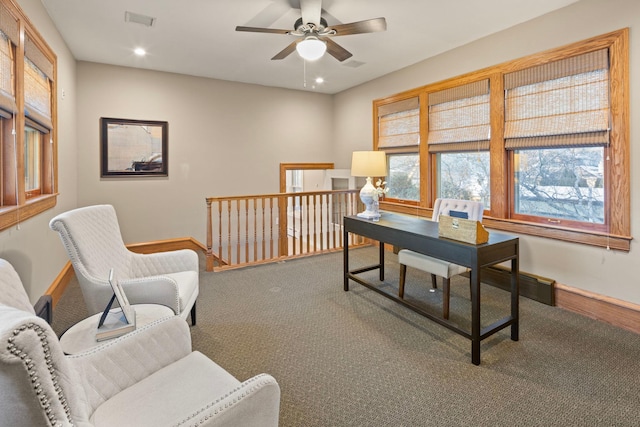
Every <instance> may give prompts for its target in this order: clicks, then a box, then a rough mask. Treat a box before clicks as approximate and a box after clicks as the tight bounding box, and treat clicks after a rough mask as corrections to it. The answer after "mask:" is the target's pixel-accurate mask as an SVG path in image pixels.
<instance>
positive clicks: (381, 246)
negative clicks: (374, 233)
mask: <svg viewBox="0 0 640 427" xmlns="http://www.w3.org/2000/svg"><path fill="white" fill-rule="evenodd" d="M378 243H379V244H380V281H381V282H382V281H383V280H384V243H383V242H378Z"/></svg>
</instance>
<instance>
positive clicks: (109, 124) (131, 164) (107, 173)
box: [100, 117, 169, 178]
mask: <svg viewBox="0 0 640 427" xmlns="http://www.w3.org/2000/svg"><path fill="white" fill-rule="evenodd" d="M168 131H169V123H168V122H161V121H151V120H130V119H113V118H105V117H102V118H101V119H100V154H101V161H100V176H101V177H103V178H105V177H136V176H169V167H168V165H169V158H168V154H169V149H168V148H169V147H168V144H169V137H168Z"/></svg>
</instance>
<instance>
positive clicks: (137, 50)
mask: <svg viewBox="0 0 640 427" xmlns="http://www.w3.org/2000/svg"><path fill="white" fill-rule="evenodd" d="M133 53H135V54H136V55H138V56H145V55H146V54H147V51H146V50H144V49H143V48H141V47H137V48H135V49H134V50H133Z"/></svg>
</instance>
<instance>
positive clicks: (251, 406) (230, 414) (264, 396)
mask: <svg viewBox="0 0 640 427" xmlns="http://www.w3.org/2000/svg"><path fill="white" fill-rule="evenodd" d="M279 415H280V386H279V385H278V383H277V382H276V380H275V378H273V377H272V376H271V375H269V374H259V375H256V376H255V377H253V378H250V379H248V380H246V381H244V382H243V383H241V384H240V385H239V386H238V387H236V388H235V389H233V390H231V391H230V392H229V393H227V394H225V395H224V396H221V397H220V398H219V399H217V400H215V401H213V402H211V403H209V404H208V405H206V406H205V407H203V408H202V409H201V410H199V411H197V412H195V413H193V414H191V415H190V416H189V417H188V418H185V419H184V420H182V421H181V422H179V423H178V424H177V426H186V425H198V426H207V427H214V426H230V425H233V426H243V427H271V426H272V427H277V426H278V419H279Z"/></svg>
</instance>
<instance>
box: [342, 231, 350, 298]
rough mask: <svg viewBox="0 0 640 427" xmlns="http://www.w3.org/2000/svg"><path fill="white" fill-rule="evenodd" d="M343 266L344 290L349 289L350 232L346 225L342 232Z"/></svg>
mask: <svg viewBox="0 0 640 427" xmlns="http://www.w3.org/2000/svg"><path fill="white" fill-rule="evenodd" d="M342 233H343V234H342V245H343V246H342V257H343V258H342V266H343V269H344V270H343V274H344V290H345V292H346V291H348V290H349V232H348V231H347V228H346V227H343V232H342Z"/></svg>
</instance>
